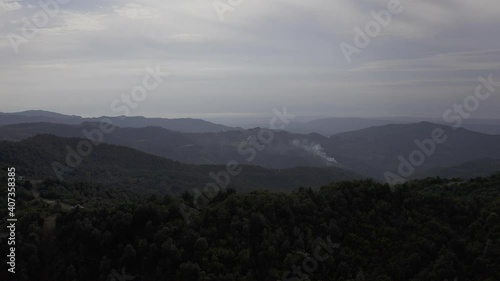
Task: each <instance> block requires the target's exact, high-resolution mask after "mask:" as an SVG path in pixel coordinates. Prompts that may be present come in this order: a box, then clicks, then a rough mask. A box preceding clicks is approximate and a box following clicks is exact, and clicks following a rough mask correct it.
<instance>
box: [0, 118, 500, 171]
mask: <svg viewBox="0 0 500 281" xmlns="http://www.w3.org/2000/svg"><path fill="white" fill-rule="evenodd" d="M96 126H97V125H96V124H95V123H84V124H81V125H62V124H51V123H31V124H17V125H9V126H0V140H17V141H19V140H23V139H26V138H29V137H32V136H35V135H37V134H55V135H57V136H61V137H84V136H83V135H82V131H83V130H92V129H93V128H95V127H96ZM436 128H439V129H441V130H442V131H443V132H444V133H445V134H446V136H447V137H448V139H447V140H446V142H444V143H443V144H438V145H436V149H435V151H434V152H433V153H432V155H430V156H428V157H426V159H425V161H424V162H423V163H422V164H421V165H419V166H417V167H415V172H414V173H413V175H412V176H416V175H419V174H422V173H424V172H425V171H427V170H430V169H435V168H445V167H452V166H456V165H460V164H462V163H465V162H468V161H476V160H481V159H485V158H492V159H500V149H499V148H500V136H498V135H487V134H481V133H477V132H473V131H469V130H466V129H457V130H454V129H452V128H451V127H448V126H444V125H439V124H434V123H430V122H420V123H414V124H392V125H384V126H377V127H370V128H367V129H362V130H358V131H353V132H346V133H341V134H336V135H333V136H331V137H329V138H328V137H325V136H322V135H320V134H292V133H289V132H284V131H275V132H274V138H273V141H272V142H271V143H269V144H266V145H265V146H263V148H262V150H258V149H254V148H252V147H251V146H250V145H249V144H248V140H249V138H252V137H255V136H257V135H258V134H259V131H260V129H258V128H257V129H250V130H238V131H226V132H219V133H181V132H175V131H170V130H167V129H163V128H159V127H146V128H116V130H115V131H114V132H112V133H110V134H106V136H105V137H104V142H106V143H111V144H116V145H123V146H128V147H132V148H134V149H137V150H140V151H143V152H147V153H150V154H154V155H158V156H162V157H165V158H168V159H173V160H177V161H180V162H185V163H193V164H225V163H227V161H230V160H237V161H239V162H241V163H245V162H246V160H245V159H247V158H248V157H250V156H252V153H255V158H254V159H252V161H251V162H250V163H249V164H252V165H259V166H262V167H266V168H274V169H286V168H293V167H297V166H309V167H326V166H333V167H339V168H343V169H348V170H351V171H354V172H356V173H358V174H361V175H365V176H367V177H372V178H375V179H379V180H383V179H384V173H385V172H392V173H396V174H397V173H398V166H399V165H400V159H399V158H400V156H401V157H403V158H406V159H408V156H409V154H410V153H412V151H415V150H417V149H418V147H417V145H416V144H415V141H416V140H420V141H423V140H425V139H428V138H430V137H431V134H432V132H433V130H434V129H436Z"/></svg>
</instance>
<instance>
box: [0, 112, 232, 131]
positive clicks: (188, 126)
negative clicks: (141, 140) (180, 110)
mask: <svg viewBox="0 0 500 281" xmlns="http://www.w3.org/2000/svg"><path fill="white" fill-rule="evenodd" d="M104 118H106V119H107V120H110V121H111V122H112V123H113V124H114V125H116V126H120V127H132V128H140V127H147V126H158V127H162V128H166V129H170V130H173V131H180V132H192V133H203V132H221V131H227V130H235V129H236V128H232V127H228V126H224V125H219V124H214V123H211V122H208V121H205V120H201V119H192V118H180V119H167V118H146V117H142V116H135V117H126V116H120V117H105V116H103V117H95V118H84V117H80V116H75V115H71V116H70V115H63V114H59V113H54V112H48V111H42V110H31V111H24V112H18V113H0V125H12V124H22V123H33V122H50V123H59V124H72V125H76V124H81V123H84V122H100V120H102V119H104Z"/></svg>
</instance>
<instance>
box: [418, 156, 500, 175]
mask: <svg viewBox="0 0 500 281" xmlns="http://www.w3.org/2000/svg"><path fill="white" fill-rule="evenodd" d="M499 171H500V159H491V158H486V159H480V160H475V161H469V162H465V163H462V164H459V165H456V166H453V167H442V168H433V169H429V170H427V171H424V172H423V173H417V174H416V175H415V177H414V178H424V177H442V178H462V179H470V178H476V177H487V176H489V175H492V174H495V173H498V172H499Z"/></svg>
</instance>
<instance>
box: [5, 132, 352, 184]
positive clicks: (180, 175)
mask: <svg viewBox="0 0 500 281" xmlns="http://www.w3.org/2000/svg"><path fill="white" fill-rule="evenodd" d="M82 141H84V139H81V138H62V137H57V136H54V135H38V136H36V137H31V138H28V139H26V140H23V141H21V142H8V141H1V142H0V166H9V167H10V166H14V167H16V171H17V174H18V175H20V176H25V177H26V178H27V179H44V178H53V179H60V178H59V177H58V176H57V174H58V173H59V174H60V175H61V176H62V180H68V181H86V182H92V183H98V184H102V185H105V186H110V187H123V188H131V187H132V188H137V189H141V190H148V189H149V190H155V191H161V192H167V193H170V194H180V193H182V192H185V191H190V192H191V191H192V189H193V188H198V189H199V190H203V188H204V187H205V185H206V184H208V183H213V182H217V178H218V179H219V180H220V181H221V182H227V183H228V185H227V187H231V188H234V189H236V190H240V191H248V190H253V189H268V190H274V191H287V190H290V189H291V188H292V189H294V188H297V187H300V186H303V187H320V186H322V185H325V184H328V183H329V182H332V181H343V180H352V179H359V178H361V176H359V175H357V174H355V173H353V172H350V171H346V170H343V169H339V168H335V167H326V168H312V167H297V168H293V169H281V170H272V169H266V168H262V167H258V166H249V165H238V170H241V172H240V173H239V174H238V175H233V176H231V175H230V177H229V180H228V181H226V179H225V177H223V176H220V173H221V172H222V173H226V174H227V173H228V172H227V167H226V165H190V164H184V163H180V162H178V161H173V160H169V159H165V158H162V157H159V156H154V155H150V154H147V153H144V152H140V151H138V150H135V149H132V148H128V147H124V146H117V145H110V144H105V143H101V144H98V145H97V146H93V147H92V151H90V152H89V153H88V155H81V154H78V152H77V151H78V147H79V146H78V145H79V144H80V143H81V142H82ZM87 143H89V142H87ZM86 151H87V150H86ZM76 154H78V155H79V156H76ZM68 155H71V156H68ZM67 157H70V162H68V158H67ZM78 157H80V160H76V159H77V158H78ZM56 162H57V163H58V164H54V163H56ZM76 163H78V165H75V167H73V166H71V165H74V164H76ZM241 164H244V163H241ZM54 167H57V169H54ZM61 167H63V168H61ZM234 170H236V169H234ZM56 171H57V172H56ZM61 171H62V172H61ZM211 173H213V174H214V175H215V176H211V175H210V174H211Z"/></svg>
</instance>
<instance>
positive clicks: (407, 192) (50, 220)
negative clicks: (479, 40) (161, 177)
mask: <svg viewBox="0 0 500 281" xmlns="http://www.w3.org/2000/svg"><path fill="white" fill-rule="evenodd" d="M24 185H25V187H19V188H18V194H19V196H20V198H18V204H19V206H18V216H19V217H20V219H19V224H18V235H19V236H18V241H19V244H18V252H19V257H18V261H19V262H18V269H19V273H18V275H19V277H20V280H54V281H58V280H61V281H63V280H64V281H68V280H82V281H83V280H92V281H95V280H107V278H108V276H109V274H110V273H111V272H113V270H116V271H115V272H122V269H125V271H126V273H127V274H128V275H130V276H135V279H134V280H231V281H234V280H259V281H260V280H270V281H275V280H299V278H300V276H301V275H298V273H297V274H295V273H293V271H294V269H296V268H298V270H300V271H298V272H300V274H303V275H302V276H303V277H305V278H309V279H305V280H375V281H390V280H393V281H399V280H413V281H417V280H422V281H423V280H426V281H427V280H436V281H444V280H449V281H451V280H454V279H455V277H457V280H460V281H461V280H470V281H473V280H474V281H475V280H488V281H490V280H491V281H493V280H500V269H499V268H500V267H498V265H499V264H500V219H499V217H498V214H499V212H500V196H499V195H500V188H499V187H500V175H496V176H491V177H489V178H476V179H472V180H468V181H463V180H460V179H453V180H443V179H439V178H428V179H425V180H419V181H412V182H410V183H407V184H404V185H401V186H397V187H396V189H395V190H394V191H392V190H391V188H390V187H389V186H387V185H383V184H379V183H376V182H374V181H369V180H366V181H346V182H339V183H333V184H331V185H328V186H324V187H322V188H321V189H320V190H312V189H309V188H300V189H299V190H296V191H294V192H291V193H274V192H269V191H253V192H249V193H239V192H234V190H227V191H225V192H223V193H221V194H219V196H218V197H216V198H215V199H214V200H212V201H211V202H210V204H209V205H208V207H207V208H206V209H203V210H201V212H200V213H199V214H198V215H196V216H195V217H194V218H193V220H192V223H191V224H189V225H188V224H186V223H185V221H184V220H183V217H182V215H181V214H180V212H179V207H180V205H181V204H186V205H188V206H189V205H190V204H191V201H190V200H189V198H190V196H188V194H185V195H184V196H183V197H180V198H178V197H173V196H169V195H165V196H163V195H162V196H160V195H151V194H140V193H136V192H134V191H123V190H120V191H118V190H116V189H114V188H104V187H102V186H99V185H95V184H89V183H85V182H79V183H77V182H75V183H62V182H58V181H53V180H48V181H44V182H41V183H38V184H34V185H32V184H24ZM33 189H37V191H38V192H39V193H40V196H41V197H40V198H44V199H43V200H42V199H40V198H35V196H34V195H33ZM1 192H2V193H1V197H2V200H3V201H5V200H4V199H5V197H6V194H5V190H4V189H2V191H1ZM45 197H50V198H53V200H55V202H54V203H52V201H48V199H46V198H45ZM183 198H184V199H183ZM77 204H80V205H81V207H76V208H75V205H77ZM1 212H2V213H1V217H5V213H4V212H5V210H3V209H2V210H1ZM320 241H323V242H325V241H328V243H338V244H339V247H338V248H336V249H335V251H332V252H331V253H329V255H328V258H327V259H326V260H324V261H317V268H315V269H314V270H313V271H312V272H310V273H307V272H306V270H305V269H304V267H303V263H304V260H307V257H312V256H314V253H315V251H317V249H318V247H322V246H321V242H320ZM5 247H6V246H5V243H2V252H3V251H5V250H6V249H5ZM2 259H4V258H2ZM1 267H2V268H1V272H2V273H1V274H4V272H6V270H5V262H2V265H1ZM290 272H291V273H290ZM284 273H286V274H285V277H286V278H283V274H284ZM2 279H3V278H2ZM108 280H109V279H108Z"/></svg>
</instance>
